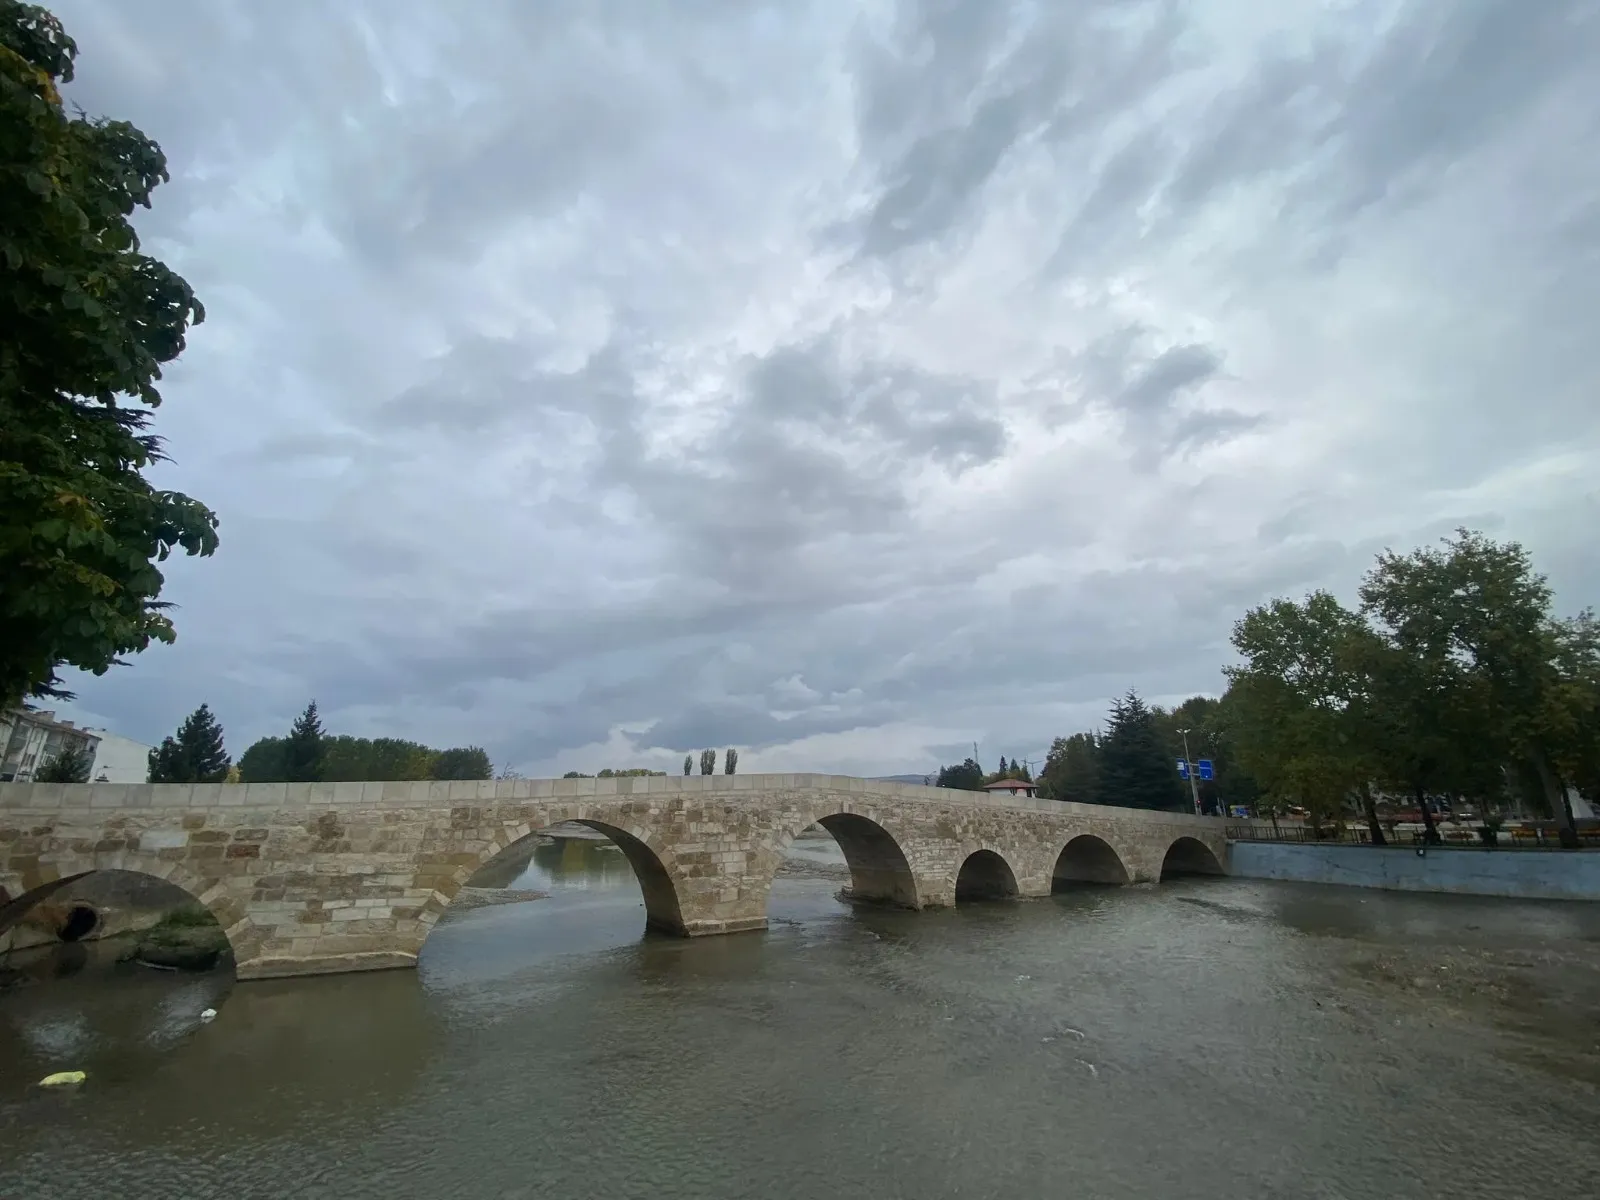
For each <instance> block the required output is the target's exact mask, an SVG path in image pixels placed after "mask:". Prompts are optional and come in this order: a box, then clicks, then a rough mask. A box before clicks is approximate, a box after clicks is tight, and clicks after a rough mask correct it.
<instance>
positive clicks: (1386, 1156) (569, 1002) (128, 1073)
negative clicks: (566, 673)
mask: <svg viewBox="0 0 1600 1200" xmlns="http://www.w3.org/2000/svg"><path fill="white" fill-rule="evenodd" d="M839 865H840V864H839V860H838V857H837V852H836V849H835V848H834V847H833V846H832V843H831V842H826V841H824V842H819V843H811V844H804V845H802V847H801V851H800V858H799V859H798V860H796V861H794V862H792V863H791V864H790V867H789V868H788V869H786V870H785V872H784V873H783V874H782V875H781V876H780V878H779V880H778V882H777V884H776V885H775V888H774V893H773V900H772V906H771V913H772V917H773V921H772V927H771V929H770V930H769V931H768V932H766V933H764V934H762V933H755V934H741V935H736V936H733V937H726V938H713V939H704V940H696V941H678V940H671V939H663V938H655V937H649V938H646V937H644V936H642V935H641V930H642V929H643V925H644V910H643V908H642V906H641V904H640V898H639V891H638V885H637V884H636V883H635V881H634V879H633V876H632V873H631V871H630V869H629V868H628V866H627V864H626V862H625V861H624V860H623V859H622V856H621V855H620V854H619V853H617V852H616V851H614V850H611V849H609V848H605V847H601V846H597V845H595V844H594V843H581V842H557V843H554V844H552V845H551V846H548V847H544V848H541V850H540V851H539V852H538V854H537V855H536V857H535V859H534V861H533V863H532V864H531V865H530V867H529V869H528V872H527V873H526V875H525V876H524V877H523V878H522V879H521V880H519V881H517V883H516V885H515V886H516V887H518V888H521V889H526V890H529V891H531V892H543V893H547V894H548V895H547V897H546V898H544V899H535V900H531V901H528V902H524V903H515V904H497V905H484V906H481V907H477V908H474V909H471V910H470V911H463V912H460V913H458V914H455V915H454V916H452V917H451V918H449V919H447V920H446V921H444V922H442V923H441V924H440V926H439V928H438V930H437V931H436V932H435V934H434V935H433V936H432V937H431V938H430V940H429V942H428V945H427V947H426V949H425V951H424V954H423V961H422V966H421V968H420V969H419V970H418V971H417V972H415V973H411V972H388V973H381V974H370V975H356V976H345V977H336V978H323V979H302V980H285V981H278V982H272V983H252V984H246V985H241V986H237V987H233V986H232V985H231V982H230V980H229V979H228V978H226V977H219V976H200V977H193V976H190V977H183V976H177V975H171V974H166V973H160V972H154V971H148V970H145V971H141V970H139V969H138V968H131V967H127V966H123V967H121V968H113V967H111V966H110V965H109V963H108V962H102V961H99V960H94V959H93V954H92V952H91V951H86V950H84V949H83V948H82V947H78V948H76V950H77V952H78V953H79V954H88V955H89V957H90V959H91V961H87V962H83V963H80V962H67V963H65V964H63V965H62V966H61V968H60V969H61V971H62V972H63V974H62V976H61V977H60V978H54V979H49V980H46V981H42V982H36V983H30V984H28V985H26V986H18V987H13V988H10V989H7V990H6V991H3V992H0V1198H3V1200H11V1198H13V1197H29V1198H34V1197H120V1198H134V1197H146V1196H148V1197H161V1198H162V1200H199V1198H201V1197H205V1198H212V1197H233V1198H240V1200H243V1198H250V1197H262V1198H268V1197H271V1198H278V1197H353V1198H358V1200H359V1198H364V1197H375V1198H377V1197H381V1198H382V1200H407V1198H410V1197H427V1198H429V1200H434V1198H439V1197H453V1196H464V1197H483V1198H486V1200H488V1198H493V1200H509V1198H512V1197H561V1198H582V1197H591V1196H593V1197H606V1198H610V1200H622V1198H625V1197H641V1198H644V1197H648V1198H649V1200H677V1198H684V1200H691V1198H692V1200H724V1198H726V1200H735V1198H737V1200H747V1198H772V1200H789V1198H794V1200H800V1198H811V1197H817V1198H828V1200H833V1198H850V1197H862V1198H863V1200H867V1198H871V1200H889V1198H896V1197H906V1198H916V1200H933V1198H941V1197H1005V1198H1007V1200H1032V1198H1035V1197H1038V1198H1051V1200H1054V1198H1057V1197H1086V1198H1093V1200H1112V1198H1121V1197H1129V1198H1134V1197H1137V1198H1141V1200H1147V1198H1156V1197H1162V1198H1169V1197H1219V1198H1220V1197H1227V1198H1230V1200H1232V1198H1255V1197H1262V1198H1265V1197H1274V1198H1277V1197H1330V1198H1332V1197H1347V1198H1351V1200H1356V1198H1360V1200H1368V1198H1372V1200H1376V1198H1379V1197H1382V1198H1384V1200H1390V1198H1395V1197H1403V1198H1410V1197H1456V1198H1466V1197H1497V1198H1498V1197H1505V1198H1507V1200H1511V1198H1516V1200H1525V1198H1526V1200H1535V1198H1536V1200H1565V1198H1567V1197H1572V1198H1574V1200H1576V1198H1577V1197H1584V1198H1586V1200H1593V1198H1594V1197H1595V1196H1596V1195H1597V1194H1600V1185H1597V1184H1596V1182H1595V1181H1596V1179H1597V1178H1600V1023H1597V1021H1600V905H1597V906H1582V905H1553V904H1524V903H1517V902H1501V901H1474V900H1463V899H1459V898H1448V897H1425V896H1404V895H1393V894H1385V893H1378V892H1366V891H1357V890H1353V889H1335V888H1324V887H1315V886H1307V885H1292V884H1278V883H1259V882H1249V881H1242V880H1226V879H1223V880H1194V881H1179V882H1169V883H1166V884H1162V885H1159V886H1139V887H1132V888H1122V889H1114V890H1086V891H1081V892H1076V893H1073V894H1071V895H1064V896H1058V897H1055V898H1053V899H1051V900H1045V901H1032V902H1025V903H1020V904H1005V905H979V906H972V907H963V908H958V909H956V910H953V911H946V912H930V913H896V912H881V911H870V910H858V911H852V910H851V909H849V908H847V907H846V906H845V905H843V904H842V903H840V902H839V900H837V899H836V897H835V892H836V890H837V889H838V888H839V886H840V883H841V879H840V877H839ZM79 968H81V969H79ZM210 1006H214V1007H216V1008H217V1009H218V1016H217V1017H216V1019H215V1020H213V1021H211V1022H209V1023H202V1022H201V1021H200V1020H199V1015H198V1014H199V1013H200V1012H201V1011H202V1010H203V1009H205V1008H206V1007H210ZM64 1069H82V1070H85V1071H87V1072H88V1073H89V1079H88V1082H87V1083H86V1084H84V1085H82V1086H81V1087H78V1088H75V1089H68V1090H65V1091H57V1090H54V1089H52V1090H42V1089H39V1088H37V1087H36V1086H33V1085H34V1084H35V1083H36V1081H37V1080H38V1079H39V1078H40V1077H41V1076H43V1075H45V1074H47V1073H48V1072H51V1071H57V1070H64Z"/></svg>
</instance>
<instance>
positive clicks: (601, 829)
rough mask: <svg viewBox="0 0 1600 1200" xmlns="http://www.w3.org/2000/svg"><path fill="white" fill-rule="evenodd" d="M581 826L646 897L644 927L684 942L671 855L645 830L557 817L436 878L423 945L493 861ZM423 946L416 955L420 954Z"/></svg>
mask: <svg viewBox="0 0 1600 1200" xmlns="http://www.w3.org/2000/svg"><path fill="white" fill-rule="evenodd" d="M567 824H571V825H582V826H585V827H586V828H589V829H593V830H594V831H595V832H597V833H602V834H604V835H605V836H606V837H607V838H609V839H610V840H611V841H612V842H613V843H614V844H615V845H616V846H617V848H618V849H620V850H621V851H622V854H623V857H625V858H626V859H627V860H628V865H629V866H630V867H632V868H633V874H634V877H635V878H636V879H637V880H638V881H639V890H640V892H641V893H642V895H643V897H644V908H645V927H646V928H647V929H651V930H654V931H656V932H658V933H668V934H673V935H675V936H684V935H685V934H687V933H688V927H687V924H686V922H685V921H684V916H683V897H682V890H681V888H680V884H681V883H682V880H683V873H682V870H681V868H680V867H679V864H678V863H677V861H676V859H675V857H674V855H673V854H672V852H671V851H670V850H669V849H667V848H666V847H664V846H662V845H660V844H659V842H658V841H657V840H656V839H655V838H654V837H652V836H651V835H650V833H649V832H648V831H646V830H644V829H640V828H637V827H627V828H625V827H623V826H622V825H620V824H613V823H612V822H610V821H605V820H602V819H600V818H599V817H588V816H577V817H570V816H566V815H564V814H563V815H560V816H559V817H558V818H557V819H550V820H540V819H538V818H537V817H536V818H533V819H532V820H530V821H523V822H518V823H516V824H513V825H508V826H506V827H504V828H502V829H501V830H499V831H498V832H497V833H496V834H495V835H494V837H493V839H492V845H491V848H490V849H488V850H485V851H484V852H483V853H482V854H481V855H480V856H479V857H478V859H477V862H476V865H466V864H459V865H457V866H455V867H454V868H453V869H452V870H450V871H449V873H448V875H447V876H445V877H443V878H438V877H436V878H434V879H433V880H432V884H433V896H432V898H430V899H429V900H428V902H427V903H426V904H425V905H423V908H422V912H421V914H420V917H419V919H420V920H421V922H422V924H423V927H424V928H423V932H422V939H421V940H422V941H423V942H425V941H426V940H427V935H428V933H429V932H431V930H432V928H433V926H434V925H436V924H437V923H438V920H439V918H440V917H441V916H443V915H444V913H445V912H446V911H447V910H448V908H449V905H450V902H451V901H452V900H454V899H455V897H456V895H457V894H458V893H459V892H460V891H461V889H462V888H463V887H465V886H467V884H468V882H469V881H470V880H471V879H472V878H473V876H475V875H477V874H478V873H479V872H482V871H485V870H486V869H491V868H492V867H493V866H494V865H495V860H497V859H502V858H506V857H514V856H517V855H519V854H521V853H522V851H524V850H528V851H530V852H531V849H532V843H533V840H534V839H535V838H537V837H540V836H541V835H547V834H548V832H549V830H550V829H551V828H552V827H554V826H557V825H567ZM420 948H421V943H420V942H419V945H418V950H419V952H420Z"/></svg>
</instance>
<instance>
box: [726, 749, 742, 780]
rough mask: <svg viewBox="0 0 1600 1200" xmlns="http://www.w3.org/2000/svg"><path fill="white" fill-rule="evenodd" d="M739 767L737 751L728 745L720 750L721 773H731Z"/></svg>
mask: <svg viewBox="0 0 1600 1200" xmlns="http://www.w3.org/2000/svg"><path fill="white" fill-rule="evenodd" d="M738 769H739V752H738V751H737V750H735V749H734V748H733V747H732V746H729V747H728V748H727V749H726V750H724V751H723V752H722V773H723V774H724V775H732V774H734V772H736V771H737V770H738Z"/></svg>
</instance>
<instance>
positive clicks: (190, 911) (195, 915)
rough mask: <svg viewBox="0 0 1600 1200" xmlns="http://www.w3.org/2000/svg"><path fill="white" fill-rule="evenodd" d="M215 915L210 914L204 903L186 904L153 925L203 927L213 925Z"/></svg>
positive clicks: (156, 926) (176, 927)
mask: <svg viewBox="0 0 1600 1200" xmlns="http://www.w3.org/2000/svg"><path fill="white" fill-rule="evenodd" d="M216 923H217V919H216V917H214V916H212V915H211V910H210V909H209V908H207V907H206V906H205V905H204V904H200V903H198V902H197V903H194V904H186V905H184V906H183V907H182V908H175V909H173V910H172V911H171V912H169V913H168V914H167V915H166V916H164V917H162V918H161V920H160V921H159V922H158V923H157V924H156V925H155V926H153V928H155V929H203V928H205V927H206V926H208V925H215V924H216Z"/></svg>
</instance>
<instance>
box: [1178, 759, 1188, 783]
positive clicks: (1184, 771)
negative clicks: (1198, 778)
mask: <svg viewBox="0 0 1600 1200" xmlns="http://www.w3.org/2000/svg"><path fill="white" fill-rule="evenodd" d="M1178 778H1179V779H1187V778H1189V764H1188V763H1186V762H1185V761H1184V760H1183V759H1181V758H1180V759H1179V760H1178Z"/></svg>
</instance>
